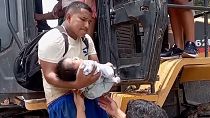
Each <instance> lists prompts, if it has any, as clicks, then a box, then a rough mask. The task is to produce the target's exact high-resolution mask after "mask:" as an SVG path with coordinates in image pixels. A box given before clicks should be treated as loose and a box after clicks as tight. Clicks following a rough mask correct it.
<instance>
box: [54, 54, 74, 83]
mask: <svg viewBox="0 0 210 118" xmlns="http://www.w3.org/2000/svg"><path fill="white" fill-rule="evenodd" d="M65 59H66V58H64V59H62V60H60V61H59V62H58V65H57V75H58V77H59V78H60V79H61V80H63V81H75V80H76V73H77V69H75V68H73V67H72V66H71V65H67V64H65Z"/></svg>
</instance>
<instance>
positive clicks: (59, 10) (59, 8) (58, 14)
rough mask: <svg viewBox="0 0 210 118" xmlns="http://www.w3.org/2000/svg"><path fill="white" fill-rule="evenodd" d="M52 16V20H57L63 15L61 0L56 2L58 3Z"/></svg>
mask: <svg viewBox="0 0 210 118" xmlns="http://www.w3.org/2000/svg"><path fill="white" fill-rule="evenodd" d="M52 14H53V16H54V18H59V17H61V15H63V10H62V0H60V1H58V3H57V4H56V5H55V6H54V8H53V10H52Z"/></svg>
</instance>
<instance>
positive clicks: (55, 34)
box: [39, 28, 63, 43]
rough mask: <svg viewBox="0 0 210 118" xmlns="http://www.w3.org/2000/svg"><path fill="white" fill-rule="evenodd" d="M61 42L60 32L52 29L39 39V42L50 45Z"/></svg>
mask: <svg viewBox="0 0 210 118" xmlns="http://www.w3.org/2000/svg"><path fill="white" fill-rule="evenodd" d="M60 41H63V35H62V34H61V32H60V31H59V30H58V29H56V28H54V29H51V30H49V31H48V32H46V33H45V34H44V35H43V36H42V38H41V39H40V41H39V42H42V43H44V42H46V43H50V42H52V43H53V42H60Z"/></svg>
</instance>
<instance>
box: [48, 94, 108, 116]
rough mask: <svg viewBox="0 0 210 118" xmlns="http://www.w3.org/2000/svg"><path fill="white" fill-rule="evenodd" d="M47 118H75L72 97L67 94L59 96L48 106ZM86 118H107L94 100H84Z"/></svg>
mask: <svg viewBox="0 0 210 118" xmlns="http://www.w3.org/2000/svg"><path fill="white" fill-rule="evenodd" d="M48 113H49V118H76V106H75V104H74V95H73V93H69V94H67V95H64V96H61V97H59V98H58V99H56V100H55V101H53V102H52V103H51V104H50V105H49V106H48ZM85 113H86V118H108V115H107V113H106V112H105V111H104V110H102V109H101V108H100V107H99V105H98V101H97V100H96V99H94V100H89V99H85Z"/></svg>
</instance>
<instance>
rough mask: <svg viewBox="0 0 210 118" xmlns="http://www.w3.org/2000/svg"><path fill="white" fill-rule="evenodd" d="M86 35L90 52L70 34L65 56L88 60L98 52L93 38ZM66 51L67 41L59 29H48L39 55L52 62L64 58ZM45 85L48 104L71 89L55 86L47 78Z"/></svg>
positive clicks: (42, 58) (41, 42)
mask: <svg viewBox="0 0 210 118" xmlns="http://www.w3.org/2000/svg"><path fill="white" fill-rule="evenodd" d="M85 36H86V38H87V39H88V43H89V49H88V52H87V47H86V45H85V44H84V43H83V41H82V40H81V39H77V40H74V39H73V38H71V37H69V36H68V41H69V49H68V51H67V53H66V55H65V57H69V58H73V57H79V58H81V59H83V60H87V59H88V55H92V54H96V51H95V47H94V44H93V41H92V39H91V38H90V36H89V35H85ZM64 51H65V41H64V38H63V36H62V34H61V33H60V31H59V30H58V29H52V30H50V31H48V32H47V33H46V34H44V36H43V37H42V38H41V39H40V40H39V43H38V57H39V59H41V60H43V61H46V62H50V63H58V62H59V61H60V60H61V59H63V58H64V57H63V54H64ZM87 53H88V55H87ZM43 78H44V76H43ZM43 86H44V92H45V97H46V99H47V103H48V104H49V103H50V102H52V101H53V100H55V99H57V98H58V97H60V96H62V95H64V94H65V93H67V92H68V91H69V89H65V88H58V87H55V86H53V85H51V84H49V83H47V81H46V80H45V79H43Z"/></svg>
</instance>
